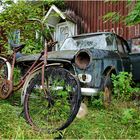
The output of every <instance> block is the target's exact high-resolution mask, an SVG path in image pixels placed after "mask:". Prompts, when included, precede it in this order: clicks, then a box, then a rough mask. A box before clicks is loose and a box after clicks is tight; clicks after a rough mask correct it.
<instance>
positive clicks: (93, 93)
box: [81, 88, 100, 96]
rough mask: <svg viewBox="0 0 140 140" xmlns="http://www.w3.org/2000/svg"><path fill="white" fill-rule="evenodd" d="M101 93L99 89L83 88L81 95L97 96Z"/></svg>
mask: <svg viewBox="0 0 140 140" xmlns="http://www.w3.org/2000/svg"><path fill="white" fill-rule="evenodd" d="M99 91H100V90H99V89H98V88H81V94H82V95H83V96H96V95H97V94H98V93H99Z"/></svg>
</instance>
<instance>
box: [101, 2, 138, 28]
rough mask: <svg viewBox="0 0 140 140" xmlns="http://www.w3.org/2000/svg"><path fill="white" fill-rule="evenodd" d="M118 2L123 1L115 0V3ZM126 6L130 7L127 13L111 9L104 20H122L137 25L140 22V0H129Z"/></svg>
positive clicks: (127, 23) (129, 24)
mask: <svg viewBox="0 0 140 140" xmlns="http://www.w3.org/2000/svg"><path fill="white" fill-rule="evenodd" d="M107 2H112V1H110V0H109V1H107ZM117 2H120V3H121V1H119V0H115V1H114V4H117ZM124 8H128V9H129V12H128V14H127V15H121V13H120V12H116V11H111V12H108V13H107V14H105V15H104V16H103V19H104V21H112V22H119V21H121V22H123V23H125V24H126V25H128V26H131V25H136V24H138V23H140V1H133V0H127V1H126V7H124Z"/></svg>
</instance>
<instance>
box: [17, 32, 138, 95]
mask: <svg viewBox="0 0 140 140" xmlns="http://www.w3.org/2000/svg"><path fill="white" fill-rule="evenodd" d="M37 58H38V55H29V56H22V57H19V58H18V59H17V63H20V64H24V63H26V64H27V63H30V62H32V61H34V60H36V59H37ZM48 63H60V64H61V65H62V66H63V67H64V68H66V69H67V70H69V71H71V72H72V73H73V74H74V75H75V76H77V77H78V79H79V81H80V83H81V92H82V95H85V96H94V95H97V94H98V93H99V91H100V90H103V85H104V83H105V77H106V75H107V74H109V76H110V75H111V74H112V73H114V74H118V73H119V72H121V71H127V72H132V75H133V78H134V80H135V81H139V80H140V74H139V71H138V70H139V68H140V54H139V53H132V52H131V47H130V46H129V45H128V43H127V41H126V40H124V39H123V38H122V37H120V36H118V35H116V34H115V33H111V32H98V33H90V34H82V35H77V36H73V37H69V38H67V39H66V40H65V41H64V43H63V44H62V46H61V47H60V50H59V51H52V52H49V53H48Z"/></svg>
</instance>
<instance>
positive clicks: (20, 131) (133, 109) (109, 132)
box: [0, 75, 140, 139]
mask: <svg viewBox="0 0 140 140" xmlns="http://www.w3.org/2000/svg"><path fill="white" fill-rule="evenodd" d="M127 77H128V75H127ZM124 78H126V77H125V76H124ZM122 80H124V79H122ZM115 82H116V85H117V84H119V83H121V82H120V81H119V82H117V81H116V80H115ZM127 82H128V81H127ZM125 83H126V82H124V85H122V84H121V88H119V89H120V90H122V92H124V90H123V86H125V88H126V84H125ZM118 86H120V85H118ZM118 86H116V87H114V90H115V88H117V89H118ZM128 87H129V86H128ZM130 88H131V87H129V88H128V89H130ZM138 89H139V88H138ZM125 90H127V89H125ZM132 91H136V93H135V94H134V96H135V97H136V100H132V99H133V98H132V96H130V93H129V94H122V93H121V91H118V92H117V93H116V94H118V93H119V92H120V95H119V98H118V96H117V98H116V97H115V98H114V97H113V98H112V102H111V105H110V107H109V108H106V109H105V108H104V106H103V104H102V100H101V98H97V99H96V98H94V99H93V98H88V102H86V104H87V106H88V114H87V116H85V118H82V119H78V118H76V119H75V120H74V121H73V123H72V124H71V125H70V126H69V127H68V128H67V129H65V130H64V131H63V132H62V133H63V138H64V139H140V133H139V129H140V104H139V101H140V92H139V90H132ZM136 94H137V96H136ZM126 96H128V97H129V98H127V97H126ZM86 101H87V100H86ZM21 112H22V106H21V105H20V92H18V93H16V94H14V95H13V96H11V97H10V98H9V99H8V100H0V139H53V138H55V137H57V136H58V135H59V134H53V135H49V134H47V133H44V132H37V131H34V130H33V129H32V128H31V126H29V125H28V124H27V123H26V121H25V119H24V115H23V114H22V113H21Z"/></svg>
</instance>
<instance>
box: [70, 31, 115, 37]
mask: <svg viewBox="0 0 140 140" xmlns="http://www.w3.org/2000/svg"><path fill="white" fill-rule="evenodd" d="M102 34H112V35H114V34H115V33H113V32H94V33H84V34H79V35H75V36H71V37H72V38H79V37H85V36H94V35H102Z"/></svg>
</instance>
